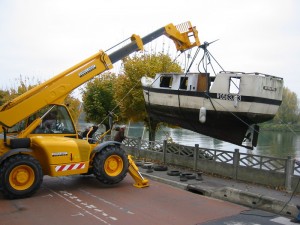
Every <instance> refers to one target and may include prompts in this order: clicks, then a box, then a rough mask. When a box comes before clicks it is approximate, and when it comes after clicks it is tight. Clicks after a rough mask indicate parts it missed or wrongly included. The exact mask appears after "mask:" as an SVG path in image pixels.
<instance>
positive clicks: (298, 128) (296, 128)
mask: <svg viewBox="0 0 300 225" xmlns="http://www.w3.org/2000/svg"><path fill="white" fill-rule="evenodd" d="M259 126H260V132H262V131H277V132H278V131H280V132H282V131H289V132H300V124H275V123H262V124H260V125H259Z"/></svg>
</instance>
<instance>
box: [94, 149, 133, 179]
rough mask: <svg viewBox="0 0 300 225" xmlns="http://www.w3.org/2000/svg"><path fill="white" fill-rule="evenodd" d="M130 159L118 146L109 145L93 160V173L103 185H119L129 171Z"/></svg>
mask: <svg viewBox="0 0 300 225" xmlns="http://www.w3.org/2000/svg"><path fill="white" fill-rule="evenodd" d="M128 166H129V164H128V158H127V155H126V154H125V152H124V150H123V149H121V148H120V147H119V146H117V145H109V146H107V147H106V148H104V149H102V150H101V151H100V152H99V153H97V154H96V155H95V157H94V160H93V171H94V175H95V176H96V178H97V179H98V180H99V181H100V182H101V183H103V184H117V183H119V182H120V181H122V180H123V179H124V178H125V176H126V174H127V171H128Z"/></svg>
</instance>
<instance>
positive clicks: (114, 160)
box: [104, 155, 123, 176]
mask: <svg viewBox="0 0 300 225" xmlns="http://www.w3.org/2000/svg"><path fill="white" fill-rule="evenodd" d="M104 168H105V172H106V173H107V174H108V175H109V176H117V175H119V174H120V173H121V172H122V170H123V160H122V158H121V157H120V156H118V155H111V156H109V157H108V158H107V159H106V161H105V165H104Z"/></svg>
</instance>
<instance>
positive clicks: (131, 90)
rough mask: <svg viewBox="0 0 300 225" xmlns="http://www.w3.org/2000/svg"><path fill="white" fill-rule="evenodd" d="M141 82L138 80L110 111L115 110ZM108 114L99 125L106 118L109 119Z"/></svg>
mask: <svg viewBox="0 0 300 225" xmlns="http://www.w3.org/2000/svg"><path fill="white" fill-rule="evenodd" d="M138 84H139V83H138V82H136V84H135V85H134V86H133V87H132V88H131V89H130V90H129V91H128V92H127V93H126V94H125V95H124V97H123V98H122V99H121V100H120V101H119V102H117V104H116V106H115V107H114V108H113V109H112V110H111V111H110V112H112V113H113V112H114V111H115V109H116V108H117V107H119V104H120V103H121V102H122V101H123V100H124V99H125V98H126V97H127V95H129V93H130V92H131V91H132V90H133V89H134V88H135V87H136V86H137V85H138ZM107 117H108V115H106V117H105V118H104V119H103V120H102V121H101V123H99V124H98V125H100V124H102V123H103V122H104V121H105V120H106V119H107Z"/></svg>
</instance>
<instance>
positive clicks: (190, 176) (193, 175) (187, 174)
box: [181, 173, 196, 180]
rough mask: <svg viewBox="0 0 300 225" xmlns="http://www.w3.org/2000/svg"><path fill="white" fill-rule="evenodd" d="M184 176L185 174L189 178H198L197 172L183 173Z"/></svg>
mask: <svg viewBox="0 0 300 225" xmlns="http://www.w3.org/2000/svg"><path fill="white" fill-rule="evenodd" d="M181 175H182V176H185V177H186V178H187V179H188V180H193V179H196V174H194V173H182V174H181Z"/></svg>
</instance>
